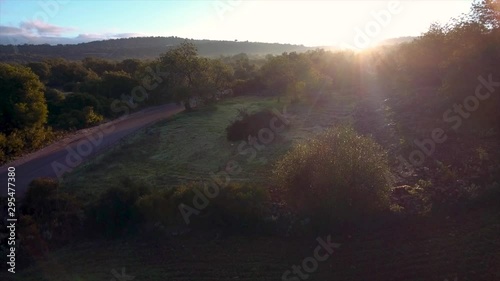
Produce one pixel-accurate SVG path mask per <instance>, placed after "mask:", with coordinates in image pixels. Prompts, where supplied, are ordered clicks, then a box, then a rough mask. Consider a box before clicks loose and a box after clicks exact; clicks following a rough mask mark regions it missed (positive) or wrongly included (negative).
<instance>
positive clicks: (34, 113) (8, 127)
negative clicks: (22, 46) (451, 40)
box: [0, 63, 47, 134]
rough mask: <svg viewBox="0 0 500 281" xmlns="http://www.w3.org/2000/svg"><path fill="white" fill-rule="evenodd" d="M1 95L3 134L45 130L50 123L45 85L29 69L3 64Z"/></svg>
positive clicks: (0, 117) (0, 65)
mask: <svg viewBox="0 0 500 281" xmlns="http://www.w3.org/2000/svg"><path fill="white" fill-rule="evenodd" d="M0 96H1V98H0V126H1V128H2V132H3V133H6V134H9V133H11V132H12V131H13V130H15V129H25V128H31V127H42V126H43V125H44V124H45V123H46V122H47V103H46V101H45V97H44V85H43V84H42V83H41V82H40V79H39V78H38V76H36V74H35V73H33V71H31V69H29V68H28V67H24V66H19V65H9V64H5V63H0Z"/></svg>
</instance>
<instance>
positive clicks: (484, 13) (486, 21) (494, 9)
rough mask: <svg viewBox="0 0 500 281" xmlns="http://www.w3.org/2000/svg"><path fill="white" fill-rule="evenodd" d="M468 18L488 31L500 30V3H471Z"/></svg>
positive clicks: (490, 0) (486, 0)
mask: <svg viewBox="0 0 500 281" xmlns="http://www.w3.org/2000/svg"><path fill="white" fill-rule="evenodd" d="M470 18H471V20H473V21H475V22H478V23H480V24H481V25H483V26H484V27H486V28H487V29H489V30H491V29H497V28H500V1H498V0H480V1H475V2H474V3H472V9H471V15H470Z"/></svg>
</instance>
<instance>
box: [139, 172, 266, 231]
mask: <svg viewBox="0 0 500 281" xmlns="http://www.w3.org/2000/svg"><path fill="white" fill-rule="evenodd" d="M206 190H210V192H214V190H218V192H217V193H216V196H215V197H213V198H208V197H205V198H206V199H207V200H208V205H207V207H206V208H204V209H203V210H200V212H201V213H200V214H199V215H191V217H190V226H196V227H203V226H208V227H213V226H214V225H218V226H221V227H230V228H236V229H242V228H245V227H247V226H255V225H257V224H259V223H261V222H262V220H263V218H264V217H265V216H266V215H267V214H268V212H267V204H268V202H269V193H268V191H267V189H266V188H263V187H258V186H252V185H241V184H234V183H231V184H229V185H228V186H226V187H219V186H216V187H215V186H214V185H212V186H209V185H208V184H207V183H202V182H188V183H186V184H182V185H179V186H177V187H174V188H166V189H163V190H160V191H155V192H152V193H151V194H149V195H146V196H144V197H142V198H141V199H139V201H138V202H137V206H138V208H139V210H140V211H141V214H142V215H143V217H144V218H145V219H146V220H147V221H149V222H150V223H153V224H154V223H161V224H163V225H164V226H170V225H183V224H185V221H184V218H183V216H182V213H181V212H180V211H179V206H180V204H184V205H185V206H190V207H193V202H194V200H200V199H199V196H200V194H206ZM203 196H205V195H203ZM196 198H198V199H196Z"/></svg>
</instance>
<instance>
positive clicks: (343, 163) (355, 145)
mask: <svg viewBox="0 0 500 281" xmlns="http://www.w3.org/2000/svg"><path fill="white" fill-rule="evenodd" d="M273 174H274V176H275V178H276V183H277V185H278V187H279V188H281V190H282V191H283V192H284V194H285V198H286V200H287V202H288V204H289V205H290V207H292V208H294V209H296V210H297V211H298V212H299V213H300V214H301V215H306V216H310V217H311V218H312V219H313V220H314V221H315V222H316V223H319V224H320V225H321V224H326V225H329V224H330V223H343V222H355V221H356V220H357V219H359V218H362V217H364V216H367V215H369V214H372V213H374V212H377V211H381V210H383V209H387V208H389V192H390V187H391V174H390V170H389V165H388V161H387V156H386V153H385V152H384V151H383V149H382V147H381V146H380V145H378V144H377V143H375V141H373V140H372V139H371V138H368V137H364V136H360V135H358V134H356V132H355V131H354V130H353V129H352V128H350V127H346V126H339V127H336V128H333V129H329V130H327V131H326V132H324V133H322V134H321V135H318V136H317V137H315V138H313V139H312V140H311V141H309V142H308V143H304V144H300V145H298V146H296V147H294V148H293V149H292V150H291V151H289V152H288V153H287V154H286V155H284V156H283V157H282V159H280V160H279V161H278V162H277V163H276V165H275V168H274V171H273Z"/></svg>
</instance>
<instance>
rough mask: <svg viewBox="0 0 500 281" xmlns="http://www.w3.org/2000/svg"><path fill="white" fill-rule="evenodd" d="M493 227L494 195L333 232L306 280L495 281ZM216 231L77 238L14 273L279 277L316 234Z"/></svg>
mask: <svg viewBox="0 0 500 281" xmlns="http://www.w3.org/2000/svg"><path fill="white" fill-rule="evenodd" d="M487 201H488V200H487ZM498 233H500V208H499V205H498V199H497V200H496V202H495V201H494V200H489V202H484V203H482V204H478V205H476V206H475V207H473V208H470V209H467V210H464V211H461V212H459V213H456V214H455V215H449V216H448V215H444V216H434V217H429V218H423V219H422V218H421V219H415V220H411V221H402V222H400V223H399V224H391V225H390V226H379V227H376V228H373V229H370V230H368V231H354V232H352V233H344V234H342V235H332V241H333V242H337V243H340V244H341V246H340V248H338V249H337V250H336V251H335V252H334V253H333V254H332V255H331V256H330V257H329V258H328V259H327V260H326V261H324V262H320V263H319V268H318V270H317V271H315V272H313V273H312V274H311V276H310V278H309V279H307V280H332V281H334V280H384V281H386V280H409V281H420V280H438V281H444V280H446V279H448V280H460V281H462V280H500V238H499V236H498ZM215 234H216V233H214V232H208V233H198V234H188V235H185V236H182V237H176V238H163V239H158V240H150V239H141V238H137V237H135V238H128V239H123V240H116V241H94V242H84V243H79V244H78V245H73V246H67V247H65V248H63V249H61V250H58V251H55V252H52V253H50V254H49V255H48V257H47V258H45V259H43V260H40V261H39V262H37V263H36V265H33V266H31V267H30V268H28V269H26V270H23V271H22V272H18V273H17V274H16V275H15V276H14V277H15V279H13V280H23V281H31V280H33V281H34V280H37V281H38V280H51V281H59V280H61V281H63V280H64V281H67V280H69V281H72V280H86V281H101V280H112V279H113V275H112V273H111V270H112V269H116V270H117V271H118V272H121V268H123V267H125V272H126V273H127V274H130V275H133V276H135V279H134V280H172V281H175V280H281V276H282V274H283V272H284V271H285V270H289V269H291V268H292V266H293V265H299V264H301V263H302V261H303V260H304V259H305V258H307V257H311V256H312V255H313V251H314V249H315V247H316V246H317V242H316V238H317V237H315V236H305V237H301V238H284V237H278V236H258V237H256V236H237V235H236V236H226V237H225V236H222V237H220V238H217V236H216V235H215ZM326 236H327V235H319V237H326ZM2 274H4V275H5V274H6V273H4V272H2V273H1V274H0V278H1V279H2V280H7V279H4V278H2V277H3V276H2ZM9 277H11V276H9ZM455 278H456V279H455ZM8 280H10V279H8ZM291 280H293V279H291Z"/></svg>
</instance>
